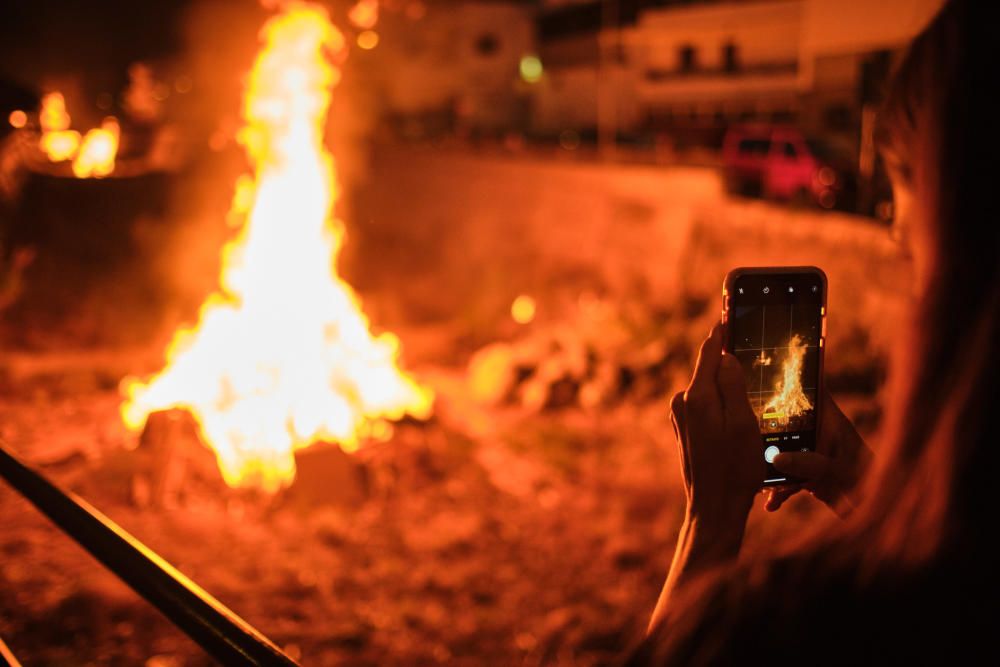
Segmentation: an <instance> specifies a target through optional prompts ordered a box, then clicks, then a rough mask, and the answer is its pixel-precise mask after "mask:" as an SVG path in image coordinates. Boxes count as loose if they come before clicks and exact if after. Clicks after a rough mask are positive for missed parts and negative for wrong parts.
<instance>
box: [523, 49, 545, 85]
mask: <svg viewBox="0 0 1000 667" xmlns="http://www.w3.org/2000/svg"><path fill="white" fill-rule="evenodd" d="M521 78H522V79H524V80H525V81H527V82H528V83H535V82H536V81H538V80H539V79H541V78H542V61H541V60H540V59H539V58H538V56H524V57H522V58H521Z"/></svg>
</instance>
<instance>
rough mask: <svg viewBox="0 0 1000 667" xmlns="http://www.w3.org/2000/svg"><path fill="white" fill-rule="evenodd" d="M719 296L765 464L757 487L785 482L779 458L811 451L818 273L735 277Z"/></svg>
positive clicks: (820, 294)
mask: <svg viewBox="0 0 1000 667" xmlns="http://www.w3.org/2000/svg"><path fill="white" fill-rule="evenodd" d="M728 289H729V290H730V292H729V293H728V294H727V298H728V302H727V307H728V312H727V345H726V349H727V350H728V351H729V352H731V353H732V354H734V355H736V357H737V358H738V359H739V361H740V364H741V365H742V366H743V373H744V375H745V378H746V385H747V394H748V397H749V399H750V405H751V406H752V407H753V411H754V413H755V414H756V415H757V422H758V424H759V426H760V434H761V440H762V445H763V452H764V460H765V461H766V462H767V477H766V479H765V482H764V483H765V484H778V483H781V482H785V481H793V480H789V479H787V478H786V477H785V476H784V475H782V474H781V473H780V472H778V470H777V469H775V468H774V466H772V465H771V461H773V460H774V457H775V456H777V454H778V453H779V452H786V451H808V450H814V449H815V448H816V431H817V414H818V400H819V387H820V373H821V367H822V354H823V343H824V340H823V317H824V315H825V314H826V312H825V306H824V304H825V303H826V299H825V297H826V295H825V293H824V291H825V281H824V280H823V278H822V275H821V274H820V273H813V272H802V273H746V274H741V275H737V277H736V278H735V280H733V281H732V282H731V283H730V286H729V288H728Z"/></svg>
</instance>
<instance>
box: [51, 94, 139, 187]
mask: <svg viewBox="0 0 1000 667" xmlns="http://www.w3.org/2000/svg"><path fill="white" fill-rule="evenodd" d="M38 123H39V125H41V127H42V136H41V139H39V141H38V147H39V148H40V149H41V150H42V152H43V153H45V155H46V156H47V157H48V158H49V160H51V161H52V162H65V161H66V160H73V174H74V175H75V176H76V177H77V178H91V177H93V178H102V177H104V176H107V175H109V174H110V173H111V172H112V171H114V169H115V156H116V155H117V154H118V138H119V135H120V134H121V131H120V129H119V127H118V121H117V120H116V119H114V118H110V117H109V118H105V119H104V122H103V123H101V127H99V128H94V129H92V130H90V131H89V132H87V134H86V136H84V137H83V138H82V139H81V138H80V133H79V132H77V131H76V130H71V129H69V124H70V116H69V112H68V111H66V99H65V98H64V97H63V95H62V93H59V92H53V93H47V94H45V95H44V96H43V97H42V108H41V109H40V110H39V113H38Z"/></svg>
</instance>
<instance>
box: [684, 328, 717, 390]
mask: <svg viewBox="0 0 1000 667" xmlns="http://www.w3.org/2000/svg"><path fill="white" fill-rule="evenodd" d="M721 361H722V322H716V323H715V326H714V327H712V331H711V333H709V335H708V338H706V339H705V342H703V343H702V344H701V350H700V351H699V352H698V361H697V362H695V366H694V375H693V376H692V377H691V385H690V386H689V387H688V389H689V391H692V392H695V393H698V394H703V395H704V394H708V393H709V392H713V393H717V391H718V390H717V388H716V384H715V375H716V373H718V371H719V363H720V362H721Z"/></svg>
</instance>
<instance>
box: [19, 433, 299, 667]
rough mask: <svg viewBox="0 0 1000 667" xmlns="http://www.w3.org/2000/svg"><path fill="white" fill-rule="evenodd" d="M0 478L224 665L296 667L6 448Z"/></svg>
mask: <svg viewBox="0 0 1000 667" xmlns="http://www.w3.org/2000/svg"><path fill="white" fill-rule="evenodd" d="M0 476H2V477H3V478H4V479H6V480H7V482H8V483H10V485H11V486H13V487H14V488H15V489H16V490H17V491H18V492H19V493H20V494H21V495H23V496H24V497H25V498H27V499H28V500H30V501H31V502H32V504H34V505H35V507H37V508H38V509H39V510H41V512H42V513H43V514H44V515H45V516H47V517H48V518H49V519H50V520H51V521H52V522H53V523H54V524H56V526H58V527H59V528H60V529H61V530H62V531H63V532H64V533H66V534H67V535H69V536H70V537H71V538H73V539H74V540H75V541H76V542H78V543H79V544H80V545H81V546H83V548H84V549H86V550H87V551H89V552H90V553H91V554H92V555H93V556H94V557H95V558H96V559H97V560H99V561H100V562H101V563H103V564H104V566H105V567H107V568H108V569H109V570H111V571H112V572H114V573H115V574H116V575H118V576H119V577H120V578H121V579H122V580H123V581H124V582H125V583H126V584H128V585H129V586H131V587H132V588H133V589H134V590H135V591H136V592H137V593H138V594H139V595H141V596H142V597H144V598H145V599H146V600H147V601H149V602H150V603H152V604H153V605H154V606H155V607H156V608H157V609H159V610H160V611H161V612H163V614H164V616H166V617H167V618H168V619H170V620H171V621H172V622H173V623H174V624H175V625H177V627H179V628H180V629H181V630H182V631H184V632H185V633H186V634H187V635H188V636H189V637H191V639H193V640H194V641H196V642H197V643H198V644H199V645H200V646H201V647H202V648H203V649H205V651H206V652H207V653H208V654H209V655H211V656H212V657H214V658H215V659H216V660H218V661H219V662H221V663H222V664H224V665H283V666H287V665H296V664H297V663H296V662H295V661H294V660H292V659H291V658H289V657H288V656H287V655H285V654H284V653H283V652H282V651H281V649H279V648H278V647H277V646H275V645H274V644H273V643H272V642H271V641H270V640H269V639H268V638H267V637H265V636H264V635H262V634H261V633H260V632H258V631H257V630H256V629H254V628H253V627H252V626H251V625H250V624H249V623H247V622H246V621H244V620H243V619H242V618H240V617H239V616H237V615H236V614H234V613H233V612H232V611H230V610H229V609H228V608H226V607H225V606H224V605H223V604H222V603H221V602H219V601H218V600H216V599H215V598H213V597H212V596H211V595H209V594H208V593H207V592H206V591H204V590H202V589H201V588H200V587H199V586H198V585H197V584H196V583H194V582H193V581H191V580H190V579H188V578H187V577H185V576H184V575H183V574H181V573H180V572H179V571H178V570H176V569H175V568H174V567H173V566H172V565H170V563H168V562H166V561H165V560H163V559H162V558H160V556H158V555H157V554H156V553H155V552H153V551H152V550H150V549H149V548H148V547H146V546H145V545H144V544H142V543H141V542H140V541H139V540H137V539H135V538H134V537H132V536H131V535H129V534H128V533H127V532H126V531H125V530H123V529H122V528H121V527H120V526H118V525H117V524H116V523H115V522H114V521H112V520H111V519H109V518H108V517H106V516H104V515H103V514H101V513H100V512H98V511H97V510H96V509H94V508H93V507H91V506H90V505H89V504H87V503H86V502H85V501H84V500H82V499H80V498H77V497H76V496H74V495H73V494H70V493H66V492H64V491H61V490H60V489H59V488H57V487H56V486H55V485H53V484H52V483H51V482H49V481H48V480H47V479H46V478H45V477H43V476H42V475H41V474H39V473H37V472H35V471H34V470H32V469H31V468H29V467H28V466H27V465H25V464H24V463H22V462H21V460H20V459H18V458H17V457H16V456H14V455H13V454H12V453H11V452H10V451H9V450H8V449H7V447H6V446H4V444H3V443H0Z"/></svg>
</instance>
